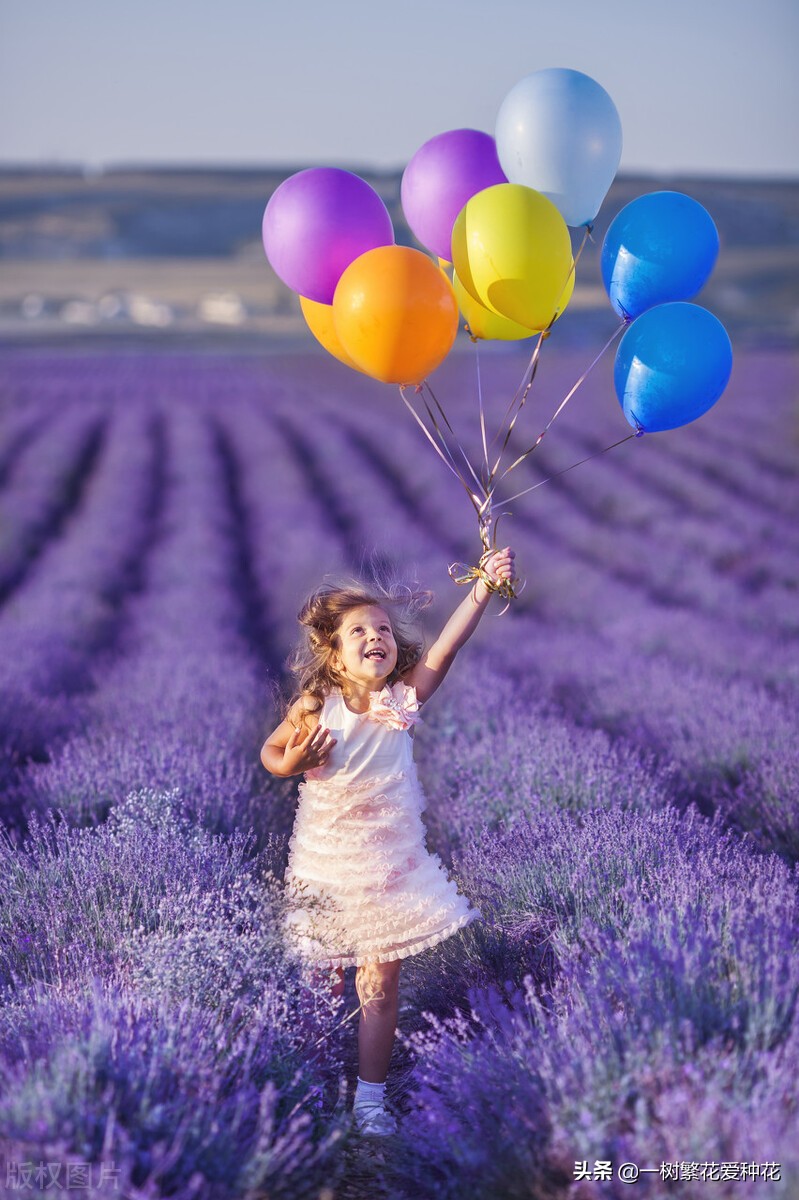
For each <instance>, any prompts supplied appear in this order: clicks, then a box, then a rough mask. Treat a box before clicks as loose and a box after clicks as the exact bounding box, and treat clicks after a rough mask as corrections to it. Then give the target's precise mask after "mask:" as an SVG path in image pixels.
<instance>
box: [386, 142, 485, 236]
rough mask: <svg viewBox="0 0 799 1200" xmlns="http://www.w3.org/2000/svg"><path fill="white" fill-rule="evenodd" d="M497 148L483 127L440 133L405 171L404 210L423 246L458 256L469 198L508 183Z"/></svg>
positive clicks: (425, 145)
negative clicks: (456, 240)
mask: <svg viewBox="0 0 799 1200" xmlns="http://www.w3.org/2000/svg"><path fill="white" fill-rule="evenodd" d="M507 182H508V180H507V178H506V176H505V172H504V171H503V170H502V167H501V166H500V165H499V159H498V158H497V147H496V143H495V142H494V139H493V138H492V137H491V135H490V134H488V133H481V132H480V130H479V129H453V130H451V131H450V132H449V133H439V134H438V135H437V136H436V137H434V138H431V139H430V141H429V142H425V144H424V145H423V146H422V147H420V149H418V150H417V151H416V153H415V154H414V156H413V158H412V159H411V161H410V162H409V163H408V165H407V167H406V168H405V171H404V173H403V176H402V188H401V192H400V197H401V200H402V211H403V212H404V213H405V219H406V220H407V222H408V224H409V225H410V227H411V229H412V231H413V233H414V234H415V235H416V237H417V238H418V239H419V241H420V242H421V243H422V245H423V246H426V247H427V249H428V250H432V251H433V253H434V254H437V255H438V256H439V258H446V259H447V260H449V259H451V258H452V226H453V225H454V224H455V219H456V217H457V216H458V213H459V212H460V211H461V209H462V208H463V206H464V204H465V203H466V201H467V200H471V198H472V196H474V195H476V194H477V192H482V191H483V189H484V188H487V187H493V186H494V184H495V183H507Z"/></svg>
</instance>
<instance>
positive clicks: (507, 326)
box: [452, 275, 533, 342]
mask: <svg viewBox="0 0 799 1200" xmlns="http://www.w3.org/2000/svg"><path fill="white" fill-rule="evenodd" d="M452 286H453V288H454V289H455V299H456V300H457V301H458V308H459V309H460V310H461V312H462V313H463V319H464V320H465V322H466V328H467V330H468V331H469V334H470V336H471V337H472V338H483V339H485V340H493V341H498V342H516V341H519V340H520V339H521V338H529V337H532V336H533V330H532V329H527V328H526V327H525V326H524V325H519V324H517V322H516V321H511V320H509V319H508V318H507V317H501V316H499V314H498V313H494V312H491V310H490V309H489V308H486V307H485V305H484V304H481V303H480V301H479V300H475V298H474V296H470V295H469V293H468V292H467V291H466V288H465V287H464V286H463V284H462V283H461V281H460V279H458V276H457V275H453V277H452Z"/></svg>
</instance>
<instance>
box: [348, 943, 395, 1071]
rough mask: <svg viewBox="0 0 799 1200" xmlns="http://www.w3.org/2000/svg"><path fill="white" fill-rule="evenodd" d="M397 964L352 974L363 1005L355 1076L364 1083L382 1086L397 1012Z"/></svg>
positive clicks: (392, 1040) (371, 966) (390, 963)
mask: <svg viewBox="0 0 799 1200" xmlns="http://www.w3.org/2000/svg"><path fill="white" fill-rule="evenodd" d="M400 965H401V964H400V961H399V960H398V961H397V962H387V963H369V964H368V965H367V966H366V967H358V969H357V970H356V972H355V987H356V990H357V992H358V997H359V999H360V1000H361V1003H362V1004H363V1008H362V1009H361V1018H360V1022H359V1025H358V1075H359V1077H360V1078H361V1079H363V1080H364V1081H365V1082H367V1083H384V1082H385V1078H386V1076H387V1075H388V1064H389V1061H390V1059H391V1051H392V1049H393V1046H394V1035H395V1033H396V1029H397V1013H398V1011H399V973H400ZM364 985H366V986H364ZM375 992H376V994H374V993H375Z"/></svg>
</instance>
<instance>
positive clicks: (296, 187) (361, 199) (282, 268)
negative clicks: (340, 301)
mask: <svg viewBox="0 0 799 1200" xmlns="http://www.w3.org/2000/svg"><path fill="white" fill-rule="evenodd" d="M263 239H264V250H265V251H266V257H267V258H268V259H269V262H270V263H271V264H272V268H273V270H274V272H275V274H276V275H277V276H278V277H279V278H280V279H282V280H283V282H284V283H285V284H287V285H288V286H289V287H290V288H291V289H292V291H294V292H299V294H300V295H301V296H305V297H306V298H307V299H308V300H317V301H318V302H319V303H320V304H332V303H333V293H334V292H335V290H336V284H337V283H338V281H339V279H340V278H341V276H342V274H343V273H344V271H345V270H346V269H347V267H348V266H349V265H350V263H351V262H354V261H355V259H356V258H359V257H360V256H361V255H362V254H365V253H366V251H367V250H374V248H375V247H376V246H392V245H393V244H394V227H393V226H392V224H391V217H390V216H389V215H388V209H387V208H386V206H385V204H384V203H383V201H382V200H381V199H380V197H379V196H378V194H377V192H376V191H375V190H374V188H372V187H370V186H369V184H368V183H367V182H366V181H365V180H364V179H361V177H360V176H359V175H353V173H352V172H351V171H342V170H341V169H340V168H338V167H311V168H310V169H309V170H307V171H298V172H297V174H296V175H291V176H289V178H288V179H286V180H284V181H283V183H281V185H280V187H278V188H277V189H276V190H275V191H274V193H273V194H272V196H271V198H270V200H269V203H268V204H267V206H266V209H265V210H264V219H263Z"/></svg>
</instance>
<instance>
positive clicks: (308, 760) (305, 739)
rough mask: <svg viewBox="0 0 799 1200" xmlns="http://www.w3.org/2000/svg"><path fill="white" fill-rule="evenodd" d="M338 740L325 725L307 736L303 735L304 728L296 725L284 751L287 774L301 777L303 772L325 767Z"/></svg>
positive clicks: (284, 765) (284, 767)
mask: <svg viewBox="0 0 799 1200" xmlns="http://www.w3.org/2000/svg"><path fill="white" fill-rule="evenodd" d="M336 740H337V739H336V738H334V737H331V736H330V730H329V729H327V728H325V726H324V725H317V726H316V729H312V730H311V731H310V732H309V733H307V734H303V732H302V727H301V726H300V725H296V726H295V727H294V731H293V732H292V734H291V737H290V738H289V740H288V741H287V742H286V745H285V748H284V750H283V770H284V772H285V774H286V775H299V774H300V773H301V772H303V771H313V770H315V768H316V767H323V766H324V765H325V763H326V762H327V760H328V757H329V755H330V751H331V750H332V749H333V747H334V746H335V744H336Z"/></svg>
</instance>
